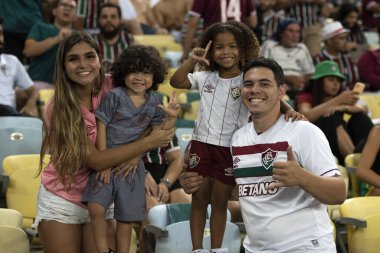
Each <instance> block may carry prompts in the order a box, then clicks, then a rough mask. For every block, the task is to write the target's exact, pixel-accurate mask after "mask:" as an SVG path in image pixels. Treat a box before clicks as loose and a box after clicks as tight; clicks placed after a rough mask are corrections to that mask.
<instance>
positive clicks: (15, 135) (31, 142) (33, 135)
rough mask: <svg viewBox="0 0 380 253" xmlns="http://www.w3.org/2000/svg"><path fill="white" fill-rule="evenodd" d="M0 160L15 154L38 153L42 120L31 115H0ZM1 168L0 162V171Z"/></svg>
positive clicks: (0, 170) (40, 142)
mask: <svg viewBox="0 0 380 253" xmlns="http://www.w3.org/2000/svg"><path fill="white" fill-rule="evenodd" d="M0 143H1V146H0V161H1V162H2V161H3V159H4V158H5V157H6V156H9V155H17V154H39V153H40V149H41V144H42V120H41V119H39V118H32V117H0ZM2 171H3V168H2V166H1V164H0V172H2Z"/></svg>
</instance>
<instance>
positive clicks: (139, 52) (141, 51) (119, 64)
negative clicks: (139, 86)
mask: <svg viewBox="0 0 380 253" xmlns="http://www.w3.org/2000/svg"><path fill="white" fill-rule="evenodd" d="M144 71H148V72H150V73H152V74H153V84H152V87H150V88H149V89H148V91H150V90H154V91H156V90H157V89H158V86H159V84H161V83H162V82H163V81H164V80H165V77H166V75H167V73H168V70H167V67H166V65H165V63H164V61H163V60H162V58H161V57H160V54H159V52H158V51H157V49H155V48H154V47H152V46H144V45H132V46H129V47H127V48H126V49H124V51H123V53H122V54H121V55H120V57H119V60H117V61H116V62H114V64H113V65H112V69H111V73H112V79H113V84H114V86H115V87H118V86H120V87H125V82H124V79H125V77H126V76H127V75H128V74H130V73H136V72H144Z"/></svg>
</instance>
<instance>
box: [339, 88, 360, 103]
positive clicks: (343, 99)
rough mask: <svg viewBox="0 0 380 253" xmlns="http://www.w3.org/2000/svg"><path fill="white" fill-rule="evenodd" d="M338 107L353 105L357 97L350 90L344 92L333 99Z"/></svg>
mask: <svg viewBox="0 0 380 253" xmlns="http://www.w3.org/2000/svg"><path fill="white" fill-rule="evenodd" d="M335 99H336V100H337V102H338V104H339V105H355V104H356V102H358V100H359V95H358V94H357V93H355V92H353V91H352V90H346V91H343V92H342V93H340V94H339V95H338V96H336V97H335Z"/></svg>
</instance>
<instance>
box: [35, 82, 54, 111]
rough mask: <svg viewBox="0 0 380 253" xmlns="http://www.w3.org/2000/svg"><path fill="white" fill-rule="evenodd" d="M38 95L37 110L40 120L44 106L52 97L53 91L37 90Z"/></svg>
mask: <svg viewBox="0 0 380 253" xmlns="http://www.w3.org/2000/svg"><path fill="white" fill-rule="evenodd" d="M38 93H39V101H40V104H39V110H40V117H41V118H42V116H43V113H44V110H45V106H46V105H47V103H48V102H49V100H50V99H51V98H52V97H53V95H54V89H41V90H38Z"/></svg>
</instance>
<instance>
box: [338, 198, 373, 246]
mask: <svg viewBox="0 0 380 253" xmlns="http://www.w3.org/2000/svg"><path fill="white" fill-rule="evenodd" d="M339 210H340V216H341V218H340V219H339V222H340V223H341V224H345V225H346V230H347V244H348V252H350V253H378V252H379V249H380V233H379V232H378V227H379V226H380V197H378V196H376V197H374V196H371V197H369V196H367V197H356V198H350V199H347V200H346V201H345V202H344V203H343V204H342V205H341V206H340V208H339Z"/></svg>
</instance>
